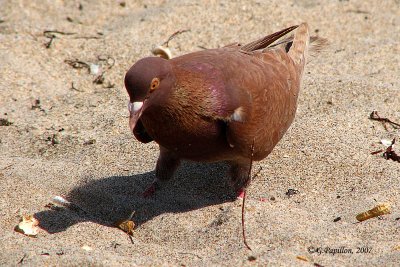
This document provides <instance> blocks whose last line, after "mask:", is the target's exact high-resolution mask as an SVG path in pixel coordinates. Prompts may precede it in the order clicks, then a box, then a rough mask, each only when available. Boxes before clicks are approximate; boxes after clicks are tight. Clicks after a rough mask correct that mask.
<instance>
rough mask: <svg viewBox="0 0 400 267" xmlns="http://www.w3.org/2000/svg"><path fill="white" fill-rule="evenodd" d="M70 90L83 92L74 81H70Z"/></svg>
mask: <svg viewBox="0 0 400 267" xmlns="http://www.w3.org/2000/svg"><path fill="white" fill-rule="evenodd" d="M71 90H75V91H78V92H83V91H82V90H79V89H78V88H76V87H75V85H74V82H71Z"/></svg>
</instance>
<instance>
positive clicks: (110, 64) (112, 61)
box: [97, 56, 115, 69]
mask: <svg viewBox="0 0 400 267" xmlns="http://www.w3.org/2000/svg"><path fill="white" fill-rule="evenodd" d="M97 59H98V60H99V61H105V62H106V63H107V65H108V66H107V68H108V69H111V68H112V67H114V65H115V59H114V58H113V57H112V56H98V57H97Z"/></svg>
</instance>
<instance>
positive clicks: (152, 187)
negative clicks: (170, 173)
mask: <svg viewBox="0 0 400 267" xmlns="http://www.w3.org/2000/svg"><path fill="white" fill-rule="evenodd" d="M158 188H159V185H158V181H157V179H156V180H154V181H153V182H152V183H151V185H150V186H149V187H147V188H146V190H144V192H143V193H142V196H143V197H144V198H149V197H152V196H154V194H155V193H156V191H157V189H158Z"/></svg>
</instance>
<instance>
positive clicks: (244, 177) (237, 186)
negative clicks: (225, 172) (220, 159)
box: [230, 161, 251, 198]
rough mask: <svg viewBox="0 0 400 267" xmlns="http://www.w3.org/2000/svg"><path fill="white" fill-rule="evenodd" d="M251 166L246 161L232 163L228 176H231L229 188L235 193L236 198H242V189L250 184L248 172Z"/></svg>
mask: <svg viewBox="0 0 400 267" xmlns="http://www.w3.org/2000/svg"><path fill="white" fill-rule="evenodd" d="M250 168H251V164H250V162H248V161H244V162H232V163H231V169H230V175H231V186H232V187H233V189H234V190H235V191H236V196H237V197H238V198H243V195H244V189H245V188H246V187H247V186H248V185H249V183H250V176H249V170H250Z"/></svg>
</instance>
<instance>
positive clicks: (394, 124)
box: [369, 110, 400, 131]
mask: <svg viewBox="0 0 400 267" xmlns="http://www.w3.org/2000/svg"><path fill="white" fill-rule="evenodd" d="M369 119H370V120H374V121H380V122H381V123H382V125H383V127H385V130H386V131H387V130H388V129H387V127H386V123H389V124H390V125H392V127H393V128H395V129H398V128H399V127H400V124H399V123H397V122H394V121H391V120H390V119H388V118H381V117H380V116H379V115H378V112H377V111H375V110H374V111H372V112H371V114H370V115H369Z"/></svg>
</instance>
